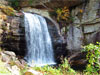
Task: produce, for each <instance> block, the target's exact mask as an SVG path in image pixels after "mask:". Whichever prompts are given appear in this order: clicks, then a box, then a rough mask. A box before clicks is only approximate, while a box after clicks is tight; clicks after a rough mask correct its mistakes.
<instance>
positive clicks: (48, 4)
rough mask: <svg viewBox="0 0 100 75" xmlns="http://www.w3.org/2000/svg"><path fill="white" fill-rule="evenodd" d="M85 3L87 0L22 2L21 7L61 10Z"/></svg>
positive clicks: (23, 0) (28, 0) (25, 0)
mask: <svg viewBox="0 0 100 75" xmlns="http://www.w3.org/2000/svg"><path fill="white" fill-rule="evenodd" d="M83 2H85V0H34V1H32V0H20V6H21V7H27V6H32V7H37V8H60V7H63V6H66V5H67V6H68V7H71V6H75V5H78V4H80V3H83Z"/></svg>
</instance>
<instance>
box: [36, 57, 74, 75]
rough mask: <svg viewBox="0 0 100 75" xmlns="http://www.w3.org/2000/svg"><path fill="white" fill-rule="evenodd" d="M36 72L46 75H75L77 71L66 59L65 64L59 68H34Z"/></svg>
mask: <svg viewBox="0 0 100 75" xmlns="http://www.w3.org/2000/svg"><path fill="white" fill-rule="evenodd" d="M34 69H35V70H38V71H41V72H42V73H44V75H75V73H76V72H75V71H74V70H73V69H72V68H71V67H70V65H69V64H68V61H67V59H64V61H63V64H61V65H59V67H58V68H55V67H52V66H48V65H47V66H44V67H34Z"/></svg>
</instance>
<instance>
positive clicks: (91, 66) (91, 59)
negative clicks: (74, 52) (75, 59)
mask: <svg viewBox="0 0 100 75" xmlns="http://www.w3.org/2000/svg"><path fill="white" fill-rule="evenodd" d="M83 51H85V52H87V55H86V59H87V60H88V64H87V66H86V70H85V71H86V72H87V73H96V74H98V73H97V72H98V71H99V70H100V62H99V59H100V43H98V42H97V45H94V44H89V45H87V46H84V50H83Z"/></svg>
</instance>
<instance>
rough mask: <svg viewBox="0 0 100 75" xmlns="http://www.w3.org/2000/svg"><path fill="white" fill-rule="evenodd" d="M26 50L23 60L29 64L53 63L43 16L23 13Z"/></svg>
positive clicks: (48, 35)
mask: <svg viewBox="0 0 100 75" xmlns="http://www.w3.org/2000/svg"><path fill="white" fill-rule="evenodd" d="M24 16H25V18H24V23H25V35H26V43H27V52H26V56H25V60H26V61H27V62H28V64H29V65H30V66H43V65H47V64H48V65H53V64H55V62H54V54H53V48H52V42H51V38H50V34H49V32H48V28H47V23H46V20H45V18H43V17H42V16H39V15H37V14H31V13H24Z"/></svg>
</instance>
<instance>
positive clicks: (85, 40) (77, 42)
mask: <svg viewBox="0 0 100 75" xmlns="http://www.w3.org/2000/svg"><path fill="white" fill-rule="evenodd" d="M80 10H82V12H80ZM99 10H100V1H99V0H96V1H94V0H89V1H88V2H87V3H83V4H81V5H78V6H76V7H75V8H73V9H72V11H71V15H72V16H73V19H74V21H73V24H72V25H73V26H72V27H71V28H70V26H69V30H68V32H67V49H69V51H70V52H73V50H74V52H75V51H79V50H80V49H81V45H86V44H89V43H95V42H96V41H99V39H98V38H100V36H99V30H100V22H99V21H100V14H99V13H100V11H99ZM72 28H73V29H72ZM72 30H73V31H72ZM72 35H73V36H72ZM97 37H98V38H97Z"/></svg>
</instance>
